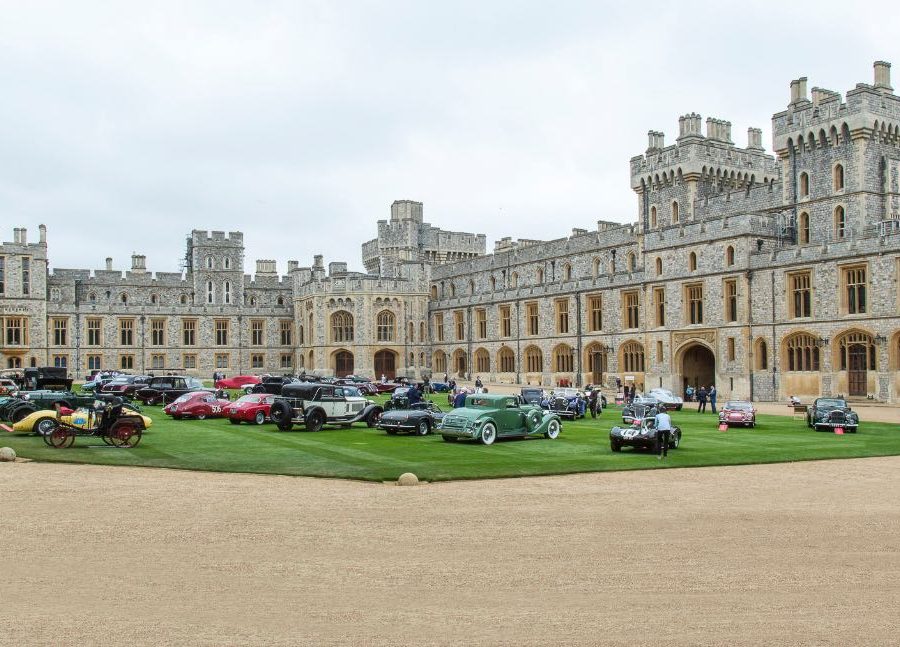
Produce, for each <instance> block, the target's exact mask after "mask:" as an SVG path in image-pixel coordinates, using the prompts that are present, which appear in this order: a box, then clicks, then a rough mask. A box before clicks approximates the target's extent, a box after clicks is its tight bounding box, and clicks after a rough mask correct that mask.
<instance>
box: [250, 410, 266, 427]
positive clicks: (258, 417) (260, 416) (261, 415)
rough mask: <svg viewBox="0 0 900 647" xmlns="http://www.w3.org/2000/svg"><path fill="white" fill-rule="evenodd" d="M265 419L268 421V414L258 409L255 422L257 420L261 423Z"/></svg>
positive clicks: (257, 422)
mask: <svg viewBox="0 0 900 647" xmlns="http://www.w3.org/2000/svg"><path fill="white" fill-rule="evenodd" d="M265 421H266V414H264V413H263V412H262V411H257V412H256V416H254V418H253V422H255V423H256V424H258V425H261V424H262V423H264V422H265Z"/></svg>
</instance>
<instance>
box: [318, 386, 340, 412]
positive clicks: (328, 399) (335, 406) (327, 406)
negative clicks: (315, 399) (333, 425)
mask: <svg viewBox="0 0 900 647" xmlns="http://www.w3.org/2000/svg"><path fill="white" fill-rule="evenodd" d="M334 392H335V388H334V387H333V386H323V387H322V388H320V389H319V404H320V405H321V407H322V409H323V410H324V411H325V415H326V416H327V417H328V419H329V420H331V419H333V418H342V417H343V413H344V412H343V410H342V407H341V404H342V403H341V402H340V401H339V400H338V399H337V398H336V396H335V394H334Z"/></svg>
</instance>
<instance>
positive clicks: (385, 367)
mask: <svg viewBox="0 0 900 647" xmlns="http://www.w3.org/2000/svg"><path fill="white" fill-rule="evenodd" d="M382 375H384V376H385V378H387V379H389V380H393V379H394V378H395V377H397V353H395V352H394V351H392V350H380V351H378V352H377V353H375V379H376V380H377V379H380V378H381V376H382Z"/></svg>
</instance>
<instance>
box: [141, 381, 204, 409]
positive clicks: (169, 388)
mask: <svg viewBox="0 0 900 647" xmlns="http://www.w3.org/2000/svg"><path fill="white" fill-rule="evenodd" d="M192 391H210V392H212V389H207V388H205V387H204V386H203V382H201V381H200V380H198V379H197V378H196V377H190V376H183V375H161V376H159V377H154V378H150V381H149V382H147V384H146V385H144V386H143V387H142V388H140V389H138V390H137V391H135V392H134V397H135V399H137V400H140V401H141V402H143V403H144V404H149V405H151V406H152V405H154V404H169V403H170V402H173V401H174V400H176V399H178V398H179V397H181V396H182V395H184V394H185V393H190V392H192Z"/></svg>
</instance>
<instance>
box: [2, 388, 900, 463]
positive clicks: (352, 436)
mask: <svg viewBox="0 0 900 647" xmlns="http://www.w3.org/2000/svg"><path fill="white" fill-rule="evenodd" d="M435 399H436V401H438V402H439V403H440V404H441V406H442V407H445V404H444V403H445V399H444V398H442V397H441V396H437V397H436V398H435ZM144 411H145V413H147V414H148V415H150V416H151V417H152V418H153V419H154V426H153V428H152V429H151V430H150V431H148V432H147V433H146V434H145V435H144V438H143V441H142V442H141V444H140V446H138V447H136V448H135V449H113V448H109V447H106V446H105V445H103V443H102V441H100V440H99V439H95V438H89V437H80V438H78V440H77V441H76V443H75V446H74V447H73V448H71V449H62V450H57V449H51V448H49V447H47V446H46V445H45V444H44V442H43V440H42V439H40V438H38V437H36V436H20V435H13V434H4V435H3V436H0V445H8V446H10V447H13V448H14V449H15V450H16V452H17V453H18V455H19V456H22V457H25V458H31V459H35V460H40V461H57V462H73V463H96V464H102V465H141V466H146V467H168V468H177V469H192V470H209V471H220V472H257V473H264V474H290V475H303V476H329V477H338V478H351V479H363V480H373V481H380V480H389V479H391V480H392V479H396V478H397V477H398V476H399V475H400V474H401V473H403V472H414V473H415V474H417V475H418V476H419V478H421V479H424V480H428V481H442V480H450V479H470V478H494V477H504V476H530V475H538V474H567V473H572V472H601V471H612V470H632V469H657V468H661V467H665V468H668V467H696V466H704V465H739V464H747V463H772V462H784V461H798V460H814V459H827V458H855V457H862V456H886V455H898V454H900V425H891V424H877V423H865V422H863V425H862V427H861V431H860V433H858V434H845V435H843V436H839V435H835V434H832V433H816V432H814V431H812V430H810V429H807V427H806V426H805V424H804V422H802V421H800V420H792V419H791V418H790V417H784V416H760V417H759V424H758V426H757V427H756V429H739V428H732V429H730V430H729V431H727V432H720V431H718V430H717V426H716V418H715V416H713V415H712V414H698V413H696V412H695V411H684V412H675V413H673V415H672V417H673V420H674V422H675V424H677V425H679V426H680V427H681V428H682V431H683V434H684V436H683V440H682V444H681V447H680V448H679V449H676V450H672V451H671V452H670V453H669V458H668V460H666V461H657V459H656V457H655V456H654V455H652V454H649V453H646V452H642V451H633V450H631V449H628V448H626V449H624V450H623V451H622V453H619V454H614V453H613V452H612V451H611V450H610V448H609V436H608V433H609V429H610V427H611V426H612V425H614V424H616V422H617V421H621V416H620V411H619V409H617V408H612V407H611V408H609V409H607V410H606V411H604V413H603V415H602V416H601V417H599V418H597V419H596V420H592V419H591V418H590V417H588V418H587V419H585V420H579V421H577V422H566V423H564V424H563V431H562V434H560V437H559V438H558V439H557V440H545V439H543V438H541V439H528V440H510V441H500V442H497V443H495V444H494V445H493V446H491V447H484V446H482V445H480V444H475V443H468V442H460V443H445V442H443V440H442V439H441V437H440V435H432V436H427V437H415V436H388V435H387V434H386V433H384V432H383V431H378V430H375V429H368V428H367V427H365V425H354V426H353V428H351V429H333V430H332V429H326V430H323V431H321V432H318V433H309V432H305V431H302V430H301V431H292V432H284V433H283V432H279V431H278V430H277V428H276V427H275V426H274V425H269V424H267V425H263V426H261V427H256V426H252V425H240V426H235V425H231V424H229V423H228V421H227V420H225V419H222V420H204V421H173V420H170V419H169V418H168V417H167V416H165V415H164V414H163V413H162V411H161V408H159V407H145V408H144ZM0 433H3V432H0Z"/></svg>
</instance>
